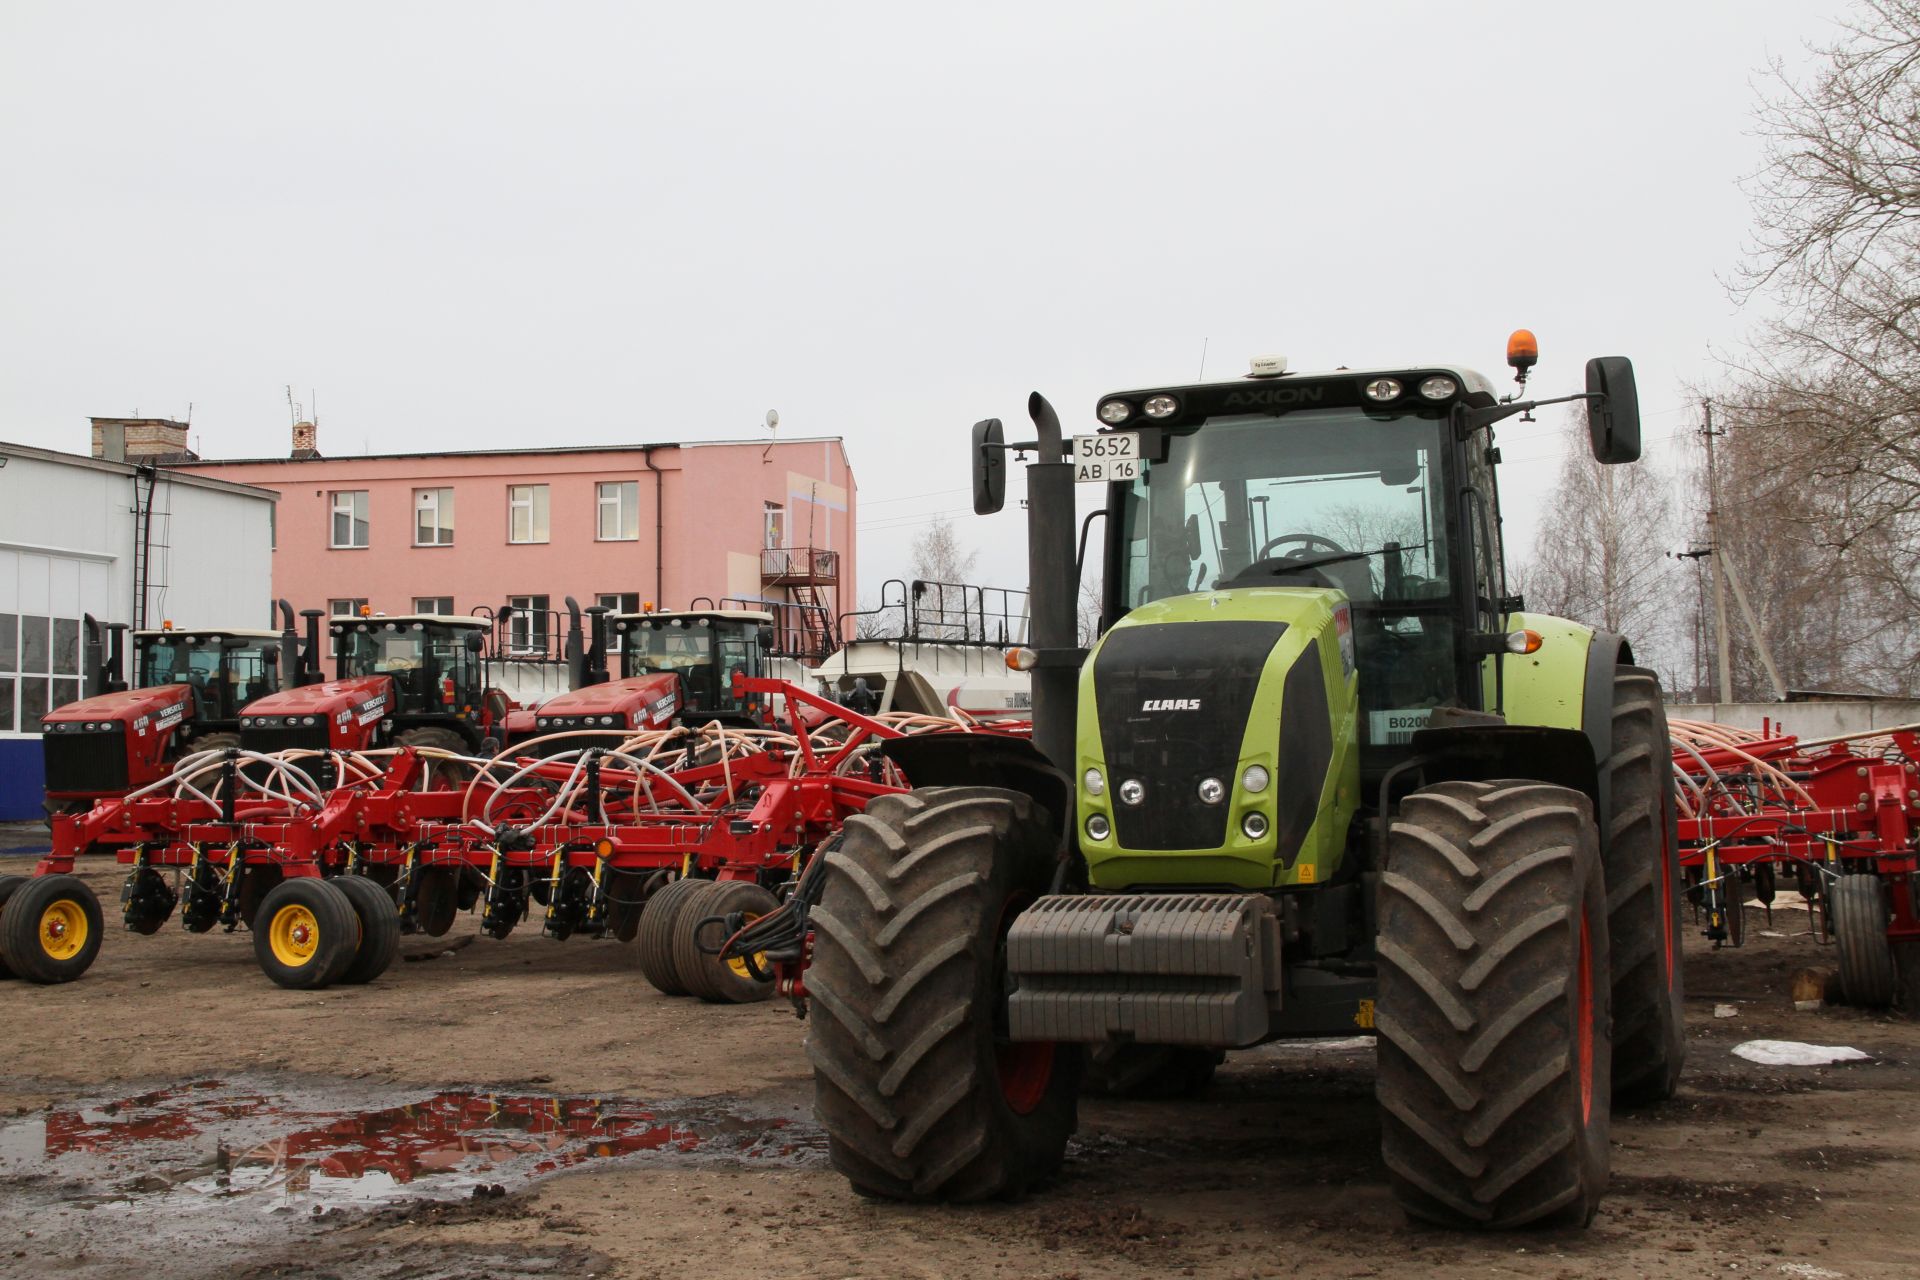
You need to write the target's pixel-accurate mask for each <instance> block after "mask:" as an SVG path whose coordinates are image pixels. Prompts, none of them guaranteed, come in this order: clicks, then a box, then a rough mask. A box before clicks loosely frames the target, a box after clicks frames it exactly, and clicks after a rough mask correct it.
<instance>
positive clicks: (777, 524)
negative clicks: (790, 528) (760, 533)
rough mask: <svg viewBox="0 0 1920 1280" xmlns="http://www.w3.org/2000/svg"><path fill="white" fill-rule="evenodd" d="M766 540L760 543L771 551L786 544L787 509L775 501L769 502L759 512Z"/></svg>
mask: <svg viewBox="0 0 1920 1280" xmlns="http://www.w3.org/2000/svg"><path fill="white" fill-rule="evenodd" d="M761 522H762V524H763V526H764V530H765V535H766V541H765V542H763V543H762V544H761V545H762V546H764V547H766V548H767V550H769V551H771V550H773V549H774V548H776V547H784V546H786V545H787V509H786V508H785V507H783V506H781V505H780V504H779V503H777V502H769V503H767V504H766V507H765V509H764V510H763V511H762V513H761Z"/></svg>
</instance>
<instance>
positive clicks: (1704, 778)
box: [1673, 720, 1920, 1005]
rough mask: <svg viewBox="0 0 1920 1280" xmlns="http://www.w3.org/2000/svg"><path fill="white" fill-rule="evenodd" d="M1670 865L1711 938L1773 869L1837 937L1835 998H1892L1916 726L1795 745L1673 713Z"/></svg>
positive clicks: (1914, 847) (1917, 756)
mask: <svg viewBox="0 0 1920 1280" xmlns="http://www.w3.org/2000/svg"><path fill="white" fill-rule="evenodd" d="M1673 741H1674V746H1673V765H1674V774H1675V781H1676V789H1677V799H1678V806H1679V815H1680V816H1679V840H1680V850H1681V858H1680V861H1681V865H1682V866H1683V867H1684V868H1685V869H1686V872H1687V876H1688V880H1689V883H1690V886H1691V894H1692V897H1693V900H1694V902H1695V903H1696V905H1697V906H1698V907H1699V908H1700V909H1701V910H1702V911H1703V912H1704V913H1705V917H1706V936H1707V937H1709V938H1711V939H1712V940H1713V941H1714V943H1715V945H1721V944H1728V945H1732V946H1738V945H1740V943H1741V942H1742V940H1743V936H1744V918H1745V916H1744V911H1745V903H1746V900H1747V899H1748V897H1750V896H1751V897H1753V898H1756V899H1757V900H1758V901H1759V902H1760V903H1761V904H1762V905H1763V906H1764V907H1766V908H1768V909H1769V911H1770V910H1771V907H1772V903H1773V901H1774V897H1775V892H1776V889H1777V886H1778V883H1779V880H1780V879H1781V877H1782V876H1790V877H1791V878H1792V881H1793V885H1794V887H1795V888H1796V889H1797V890H1798V891H1799V893H1800V894H1801V896H1802V897H1803V898H1804V899H1805V900H1806V903H1807V906H1808V908H1809V910H1810V911H1811V913H1812V916H1811V918H1812V921H1813V929H1814V932H1815V933H1816V935H1817V936H1819V937H1820V938H1821V939H1822V940H1823V941H1826V940H1833V941H1836V942H1837V943H1838V944H1839V945H1838V953H1839V959H1840V966H1839V968H1840V978H1841V986H1842V988H1843V991H1844V993H1845V995H1846V998H1847V1000H1848V1002H1849V1003H1853V1004H1863V1005H1882V1004H1886V1003H1889V1002H1890V1001H1891V1000H1892V999H1893V997H1894V995H1895V984H1896V975H1895V965H1894V960H1893V950H1892V944H1893V943H1895V942H1913V941H1920V912H1917V910H1916V909H1917V908H1920V894H1917V890H1920V883H1916V882H1917V881H1920V875H1917V874H1916V873H1920V726H1908V727H1905V728H1901V729H1893V730H1878V731H1875V732H1872V733H1865V734H1855V735H1850V736H1846V737H1836V738H1826V739H1820V740H1818V741H1803V740H1801V739H1799V738H1797V737H1793V736H1789V735H1772V736H1769V735H1762V734H1755V733H1751V732H1748V731H1745V730H1740V729H1733V728H1730V727H1728V726H1726V725H1717V724H1704V723H1696V722H1692V721H1684V720H1682V721H1675V722H1674V724H1673Z"/></svg>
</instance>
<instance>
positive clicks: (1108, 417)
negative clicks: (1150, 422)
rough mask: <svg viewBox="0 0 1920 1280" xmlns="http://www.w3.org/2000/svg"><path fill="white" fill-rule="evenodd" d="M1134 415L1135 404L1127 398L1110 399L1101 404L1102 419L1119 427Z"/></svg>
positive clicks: (1110, 424)
mask: <svg viewBox="0 0 1920 1280" xmlns="http://www.w3.org/2000/svg"><path fill="white" fill-rule="evenodd" d="M1132 416H1133V406H1132V405H1130V404H1128V403H1127V402H1126V401H1125V400H1109V401H1107V402H1106V403H1105V404H1103V405H1101V406H1100V421H1102V422H1104V423H1106V424H1107V425H1108V426H1110V427H1117V426H1119V425H1120V424H1121V423H1123V422H1125V421H1126V420H1127V419H1128V418H1131V417H1132Z"/></svg>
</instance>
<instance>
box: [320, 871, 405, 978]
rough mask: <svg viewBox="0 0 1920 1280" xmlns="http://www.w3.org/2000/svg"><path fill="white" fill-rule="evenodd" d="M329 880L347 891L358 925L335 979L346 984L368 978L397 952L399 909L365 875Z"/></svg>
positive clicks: (384, 967) (380, 972) (336, 886)
mask: <svg viewBox="0 0 1920 1280" xmlns="http://www.w3.org/2000/svg"><path fill="white" fill-rule="evenodd" d="M331 883H332V884H333V886H334V887H335V888H337V889H339V890H340V892H342V893H344V894H346V895H347V901H348V902H349V903H350V904H352V906H353V914H354V917H355V918H356V919H357V920H358V922H359V925H360V941H359V945H358V946H356V947H355V948H354V950H353V958H352V959H351V960H349V961H347V968H346V971H345V972H344V973H342V974H341V975H340V979H339V980H340V981H341V982H343V983H345V984H347V985H349V986H358V985H360V984H361V983H366V982H372V981H373V980H374V979H375V978H377V977H379V976H380V975H381V974H383V973H385V972H386V971H387V967H388V966H389V965H391V964H392V963H393V959H394V957H395V956H397V955H399V954H400V909H399V907H397V906H396V905H395V904H394V901H393V895H392V894H390V893H388V892H387V891H386V890H385V889H383V888H381V887H380V886H379V885H377V884H375V883H374V882H373V881H371V880H369V879H367V878H366V877H365V876H338V877H336V878H335V879H334V880H333V881H332V882H331Z"/></svg>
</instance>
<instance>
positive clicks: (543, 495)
mask: <svg viewBox="0 0 1920 1280" xmlns="http://www.w3.org/2000/svg"><path fill="white" fill-rule="evenodd" d="M546 540H547V486H545V485H543V484H510V485H508V486H507V541H508V542H545V541H546Z"/></svg>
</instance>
